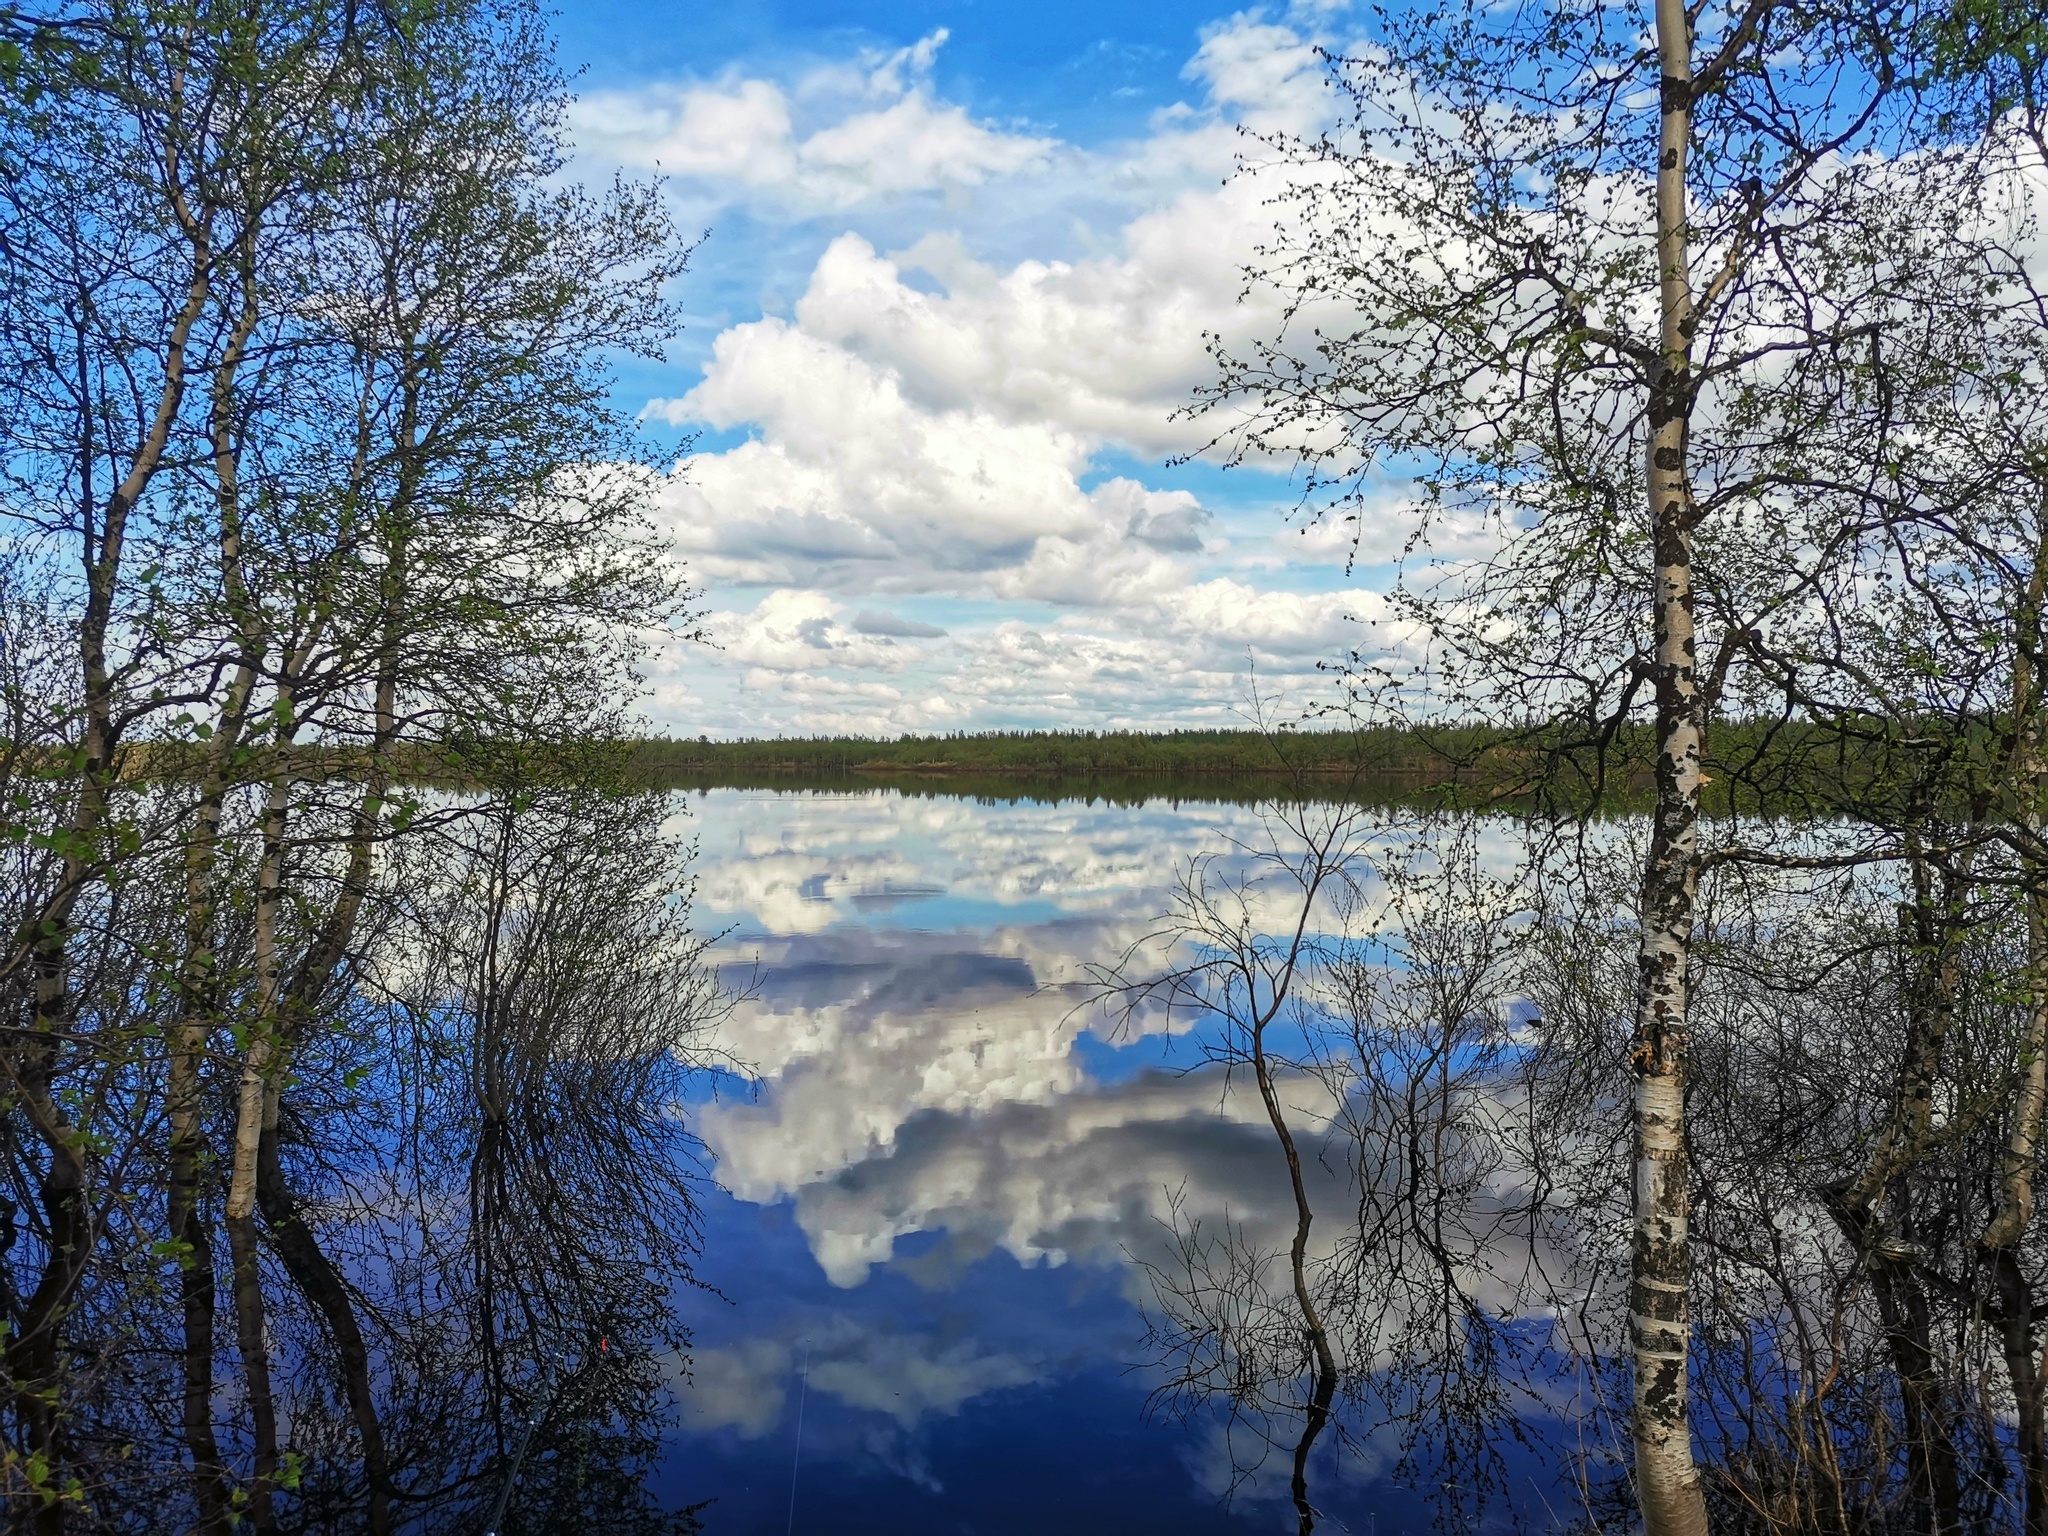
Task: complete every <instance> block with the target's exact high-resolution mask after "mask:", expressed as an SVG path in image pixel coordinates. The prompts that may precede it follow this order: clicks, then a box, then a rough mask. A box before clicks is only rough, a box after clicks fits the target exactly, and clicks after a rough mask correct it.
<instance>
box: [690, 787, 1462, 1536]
mask: <svg viewBox="0 0 2048 1536" xmlns="http://www.w3.org/2000/svg"><path fill="white" fill-rule="evenodd" d="M692 811H693V813H694V814H693V821H694V825H695V829H696V832H697V835H698V837H699V839H700V844H701V854H700V863H699V887H698V903H699V907H698V913H699V919H700V921H702V922H704V923H706V924H709V925H713V926H717V927H722V928H724V929H726V934H725V937H724V938H723V940H722V941H721V943H720V945H719V948H718V951H717V953H718V954H719V956H720V958H721V960H722V962H723V964H724V967H725V970H726V974H727V975H728V976H729V977H740V976H745V977H747V978H748V979H749V980H750V981H751V983H752V986H753V995H752V997H751V999H750V1000H749V1001H748V1002H747V1003H746V1004H745V1005H744V1006H743V1007H742V1008H741V1009H740V1010H739V1011H738V1013H737V1014H736V1015H735V1016H734V1017H733V1018H732V1019H731V1020H730V1022H729V1024H728V1026H727V1027H726V1029H725V1030H724V1032H723V1035H722V1038H721V1041H720V1046H721V1049H722V1051H723V1053H724V1058H725V1061H726V1064H727V1067H728V1073H727V1075H726V1076H725V1077H724V1078H723V1079H722V1080H721V1081H720V1082H719V1083H718V1084H717V1085H716V1086H715V1087H712V1088H707V1089H706V1090H705V1092H704V1095H703V1101H702V1102H701V1103H700V1104H699V1105H698V1106H697V1107H696V1115H697V1126H698V1129H699V1131H700V1134H701V1135H702V1137H703V1139H704V1141H705V1143H706V1145H707V1146H708V1148H709V1149H710V1151H711V1154H712V1156H713V1158H714V1159H715V1177H716V1182H717V1185H718V1193H717V1194H716V1195H715V1196H714V1198H713V1200H712V1202H711V1204H710V1208H709V1210H708V1214H707V1228H706V1249H705V1268H704V1271H703V1274H704V1278H705V1279H706V1281H707V1282H708V1283H709V1284H710V1285H712V1286H713V1287H715V1288H716V1289H717V1290H718V1292H720V1293H721V1295H722V1298H723V1299H722V1300H712V1299H708V1298H707V1299H706V1300H705V1301H704V1302H703V1303H701V1304H699V1305H697V1306H695V1307H693V1308H692V1309H691V1311H690V1314H689V1322H690V1324H691V1327H692V1329H693V1331H694V1333H695V1336H696V1338H697V1341H698V1347H697V1349H696V1351H695V1354H694V1358H693V1362H692V1366H691V1374H690V1379H689V1381H688V1383H687V1385H686V1386H685V1387H684V1388H683V1392H682V1401H683V1405H684V1410H685V1415H686V1418H687V1423H688V1432H687V1433H686V1434H685V1435H684V1436H683V1437H682V1438H681V1439H679V1441H678V1442H677V1443H676V1445H675V1446H674V1448H673V1450H672V1452H671V1455H670V1458H669V1463H668V1469H667V1475H668V1478H669V1480H670V1481H671V1483H672V1484H673V1488H674V1491H675V1492H676V1493H677V1494H678V1495H686V1496H688V1497H691V1498H693V1499H695V1498H705V1497H713V1498H715V1499H716V1501H717V1502H716V1503H714V1504H713V1505H712V1506H711V1507H710V1508H709V1509H707V1510H706V1511H705V1512H704V1518H705V1519H706V1521H707V1524H708V1525H709V1527H710V1528H711V1529H713V1530H734V1531H744V1530H753V1529H769V1528H771V1527H772V1528H774V1529H783V1528H784V1524H785V1522H786V1519H787V1516H788V1499H789V1495H790V1489H791V1470H792V1465H793V1464H794V1463H795V1461H796V1413H797V1405H798V1401H799V1396H800V1395H801V1397H802V1401H803V1404H804V1409H803V1411H804V1414H805V1424H804V1428H803V1431H802V1436H803V1438H802V1464H801V1465H800V1466H797V1467H796V1476H795V1489H796V1503H795V1510H796V1523H797V1524H798V1525H799V1526H803V1525H805V1524H806V1521H807V1518H808V1520H809V1528H811V1529H854V1528H862V1527H861V1526H859V1525H858V1524H849V1523H848V1521H849V1518H850V1517H849V1516H848V1515H847V1513H846V1506H847V1503H848V1502H849V1501H852V1502H855V1503H857V1504H858V1505H859V1506H860V1508H861V1510H862V1511H863V1513H862V1514H861V1515H860V1516H859V1517H858V1518H859V1519H862V1520H867V1519H871V1520H872V1523H873V1524H874V1525H875V1527H876V1528H881V1527H883V1526H887V1527H888V1528H890V1529H896V1530H941V1529H944V1530H953V1529H973V1530H977V1531H990V1530H1042V1529H1044V1528H1045V1527H1046V1523H1047V1522H1048V1521H1050V1520H1052V1519H1054V1518H1058V1519H1059V1520H1061V1521H1062V1522H1063V1523H1066V1524H1069V1525H1076V1526H1077V1528H1079V1529H1087V1530H1095V1529H1100V1530H1110V1529H1116V1530H1167V1529H1172V1530H1201V1529H1217V1530H1225V1529H1269V1528H1274V1527H1275V1526H1276V1524H1278V1523H1285V1524H1292V1519H1291V1515H1290V1514H1289V1512H1288V1507H1287V1496H1288V1480H1289V1472H1290V1468H1289V1465H1288V1457H1287V1456H1286V1455H1281V1456H1279V1457H1278V1458H1277V1459H1272V1460H1270V1462H1269V1460H1268V1459H1267V1458H1265V1457H1263V1456H1262V1455H1261V1454H1259V1453H1258V1452H1259V1448H1258V1447H1250V1448H1249V1453H1248V1447H1247V1444H1246V1443H1245V1438H1246V1437H1245V1430H1244V1426H1243V1425H1242V1424H1238V1425H1236V1426H1235V1429H1233V1424H1232V1420H1231V1419H1230V1417H1229V1416H1228V1415H1212V1416H1203V1415H1197V1416H1196V1417H1195V1419H1194V1420H1193V1421H1192V1422H1191V1423H1190V1424H1188V1425H1186V1426H1182V1425H1180V1424H1178V1423H1176V1422H1171V1421H1167V1420H1163V1419H1161V1418H1160V1417H1158V1416H1157V1415H1154V1416H1151V1417H1149V1418H1148V1417H1147V1416H1146V1414H1145V1413H1144V1411H1143V1410H1144V1407H1145V1404H1146V1400H1147V1396H1148V1394H1149V1393H1150V1392H1151V1391H1152V1390H1153V1389H1154V1388H1155V1387H1158V1386H1160V1385H1162V1384H1163V1383H1164V1381H1165V1379H1166V1378H1165V1376H1164V1374H1163V1373H1162V1372H1161V1371H1158V1370H1151V1371H1148V1370H1144V1369H1135V1370H1134V1369H1133V1368H1132V1365H1133V1362H1136V1361H1139V1360H1141V1359H1142V1358H1143V1355H1144V1350H1145V1339H1146V1336H1147V1326H1148V1325H1147V1319H1146V1316H1145V1309H1146V1308H1147V1307H1148V1306H1150V1305H1151V1303H1152V1300H1153V1291H1152V1283H1151V1280H1150V1279H1149V1278H1148V1274H1147V1268H1146V1266H1148V1265H1149V1266H1153V1267H1154V1268H1155V1269H1156V1267H1157V1266H1158V1265H1160V1264H1163V1263H1166V1262H1168V1261H1169V1260H1170V1258H1171V1256H1172V1253H1173V1251H1174V1243H1175V1237H1176V1233H1179V1232H1184V1231H1185V1230H1186V1229H1187V1226H1188V1224H1189V1223H1190V1222H1204V1221H1206V1222H1210V1223H1227V1224H1229V1226H1230V1227H1231V1228H1232V1230H1234V1231H1236V1232H1238V1233H1239V1234H1241V1237H1242V1240H1243V1241H1244V1242H1246V1243H1247V1244H1249V1245H1251V1246H1253V1247H1257V1248H1284V1247H1285V1245H1286V1243H1287V1241H1288V1239H1289V1238H1290V1237H1291V1235H1292V1232H1293V1227H1294V1206H1293V1201H1292V1197H1291V1195H1290V1193H1289V1186H1288V1177H1287V1171H1286V1167H1285V1164H1284V1163H1283V1162H1282V1160H1281V1158H1280V1156H1279V1152H1278V1149H1277V1147H1276V1144H1275V1141H1274V1137H1273V1130H1272V1127H1271V1125H1270V1124H1269V1123H1268V1121H1267V1117H1266V1112H1265V1110H1264V1108H1263V1107H1262V1105H1261V1103H1260V1101H1259V1099H1258V1096H1257V1094H1256V1091H1255V1090H1253V1089H1252V1088H1251V1085H1250V1084H1249V1083H1247V1082H1245V1081H1242V1080H1238V1081H1235V1082H1233V1081H1231V1080H1229V1079H1228V1077H1227V1074H1226V1071H1225V1068H1224V1067H1223V1066H1222V1065H1221V1064H1216V1063H1209V1062H1205V1059H1204V1055H1203V1052H1202V1050H1201V1048H1200V1047H1199V1045H1198V1044H1197V1043H1196V1042H1194V1041H1191V1040H1190V1039H1189V1038H1188V1031H1189V1030H1191V1029H1193V1028H1195V1027H1196V1026H1195V1021H1193V1020H1192V1019H1190V1018H1187V1017H1181V1016H1169V1015H1167V1014H1164V1013H1161V1012H1157V1011H1153V1012H1147V1011H1144V1010H1139V1011H1136V1012H1134V1013H1132V1014H1130V1015H1129V1016H1128V1017H1125V1018H1123V1019H1121V1020H1116V1021H1113V1020H1112V1019H1111V1017H1110V1016H1108V1015H1105V1014H1104V1013H1103V1012H1102V1011H1101V1010H1099V1009H1091V1008H1090V1007H1088V1006H1087V1004H1088V1002H1089V999H1090V997H1091V996H1092V995H1093V991H1092V989H1091V986H1090V980H1089V978H1090V973H1091V968H1094V967H1098V966H1100V965H1101V964H1103V963H1105V962H1109V961H1113V960H1114V959H1115V958H1116V957H1117V956H1119V955H1121V954H1123V953H1124V952H1125V951H1126V950H1128V949H1129V948H1130V947H1131V946H1132V945H1133V944H1134V943H1135V942H1137V941H1138V940H1140V939H1141V938H1142V937H1143V936H1145V935H1146V934H1147V933H1149V932H1151V931H1153V929H1154V927H1155V925H1156V923H1157V919H1158V917H1159V914H1160V913H1161V912H1162V911H1163V910H1164V909H1165V908H1166V906H1167V900H1168V895H1169V891H1170V887H1171V885H1172V882H1173V881H1174V879H1175V877H1176V874H1177V872H1178V871H1179V870H1180V869H1181V868H1183V867H1184V866H1185V865H1186V864H1187V862H1188V861H1189V860H1190V859H1191V858H1194V857H1195V856H1197V855H1208V856H1210V857H1211V858H1212V859H1213V860H1214V864H1213V866H1212V867H1214V868H1216V869H1217V870H1218V872H1219V873H1223V874H1228V873H1229V872H1230V871H1231V870H1233V869H1234V868H1236V867H1237V866H1238V865H1240V864H1241V863H1242V862H1243V861H1244V860H1245V858H1246V857H1247V856H1246V854H1245V852H1244V847H1245V845H1248V844H1250V843H1253V842H1255V841H1256V840H1257V839H1258V837H1259V835H1260V833H1261V830H1262V829H1261V826H1260V823H1259V820H1258V816H1257V812H1256V811H1255V810H1254V809H1253V808H1250V807H1244V806H1231V805H1216V804H1183V805H1177V806H1169V805H1163V804H1156V805H1148V806H1144V807H1115V806H1107V805H1088V804H1085V803H1075V802H1069V803H1065V804H1031V803H1012V804H989V803H977V802H973V801H967V800H939V799H922V800H919V799H905V798H899V797H896V796H892V795H886V794H872V795H848V796H843V797H828V796H787V797H785V796H777V795H774V794H770V793H763V792H748V791H714V792H711V793H709V794H706V795H703V796H701V797H695V798H694V799H693V803H692ZM1363 894H1364V896H1365V899H1367V900H1370V899H1372V898H1371V892H1369V891H1367V892H1365V893H1363ZM1283 1087H1284V1092H1283V1095H1282V1097H1283V1098H1284V1099H1285V1100H1286V1101H1287V1104H1288V1106H1289V1110H1288V1112H1289V1114H1290V1116H1291V1117H1292V1118H1295V1119H1298V1120H1299V1122H1300V1125H1301V1128H1302V1131H1303V1134H1304V1136H1312V1135H1320V1134H1322V1131H1323V1129H1324V1128H1326V1127H1327V1125H1328V1114H1329V1109H1330V1105H1329V1103H1328V1101H1327V1098H1326V1097H1325V1096H1323V1095H1322V1093H1321V1091H1320V1089H1319V1086H1318V1085H1317V1084H1316V1083H1315V1082H1314V1081H1313V1080H1311V1079H1309V1078H1305V1077H1301V1076H1299V1075H1297V1076H1296V1077H1295V1078H1293V1079H1292V1080H1291V1081H1290V1082H1288V1083H1287V1084H1285V1085H1283ZM1305 1176H1306V1178H1307V1179H1308V1181H1309V1182H1310V1183H1311V1184H1312V1185H1314V1186H1316V1192H1317V1194H1318V1195H1319V1196H1320V1197H1321V1198H1324V1199H1327V1200H1330V1201H1331V1202H1332V1208H1333V1209H1334V1208H1338V1207H1339V1206H1340V1205H1341V1203H1342V1200H1343V1191H1342V1188H1341V1184H1342V1176H1341V1173H1340V1172H1337V1171H1333V1170H1332V1168H1331V1167H1329V1166H1325V1165H1324V1164H1322V1163H1319V1162H1315V1161H1313V1160H1312V1161H1311V1162H1310V1163H1309V1165H1308V1166H1307V1168H1306V1175H1305ZM1319 1240H1320V1241H1321V1242H1322V1243H1323V1244H1324V1245H1325V1249H1327V1245H1328V1243H1329V1242H1330V1240H1331V1239H1330V1235H1329V1234H1327V1233H1325V1234H1320V1235H1319ZM806 1372H807V1381H806V1377H805V1373H806ZM1233 1434H1235V1436H1236V1438H1235V1440H1233V1438H1232V1436H1233ZM1361 1451H1362V1452H1363V1454H1359V1453H1360V1452H1361ZM1390 1454H1391V1447H1387V1448H1383V1453H1376V1451H1375V1448H1374V1447H1372V1446H1370V1445H1367V1446H1364V1447H1358V1446H1354V1447H1352V1448H1351V1452H1350V1453H1349V1454H1346V1455H1344V1456H1342V1457H1341V1458H1340V1457H1338V1456H1337V1455H1335V1454H1333V1453H1325V1454H1322V1455H1321V1456H1320V1457H1319V1462H1318V1474H1319V1483H1320V1485H1321V1487H1322V1505H1323V1508H1324V1513H1325V1518H1326V1519H1327V1520H1328V1521H1330V1522H1331V1525H1330V1528H1333V1529H1345V1528H1355V1529H1366V1528H1370V1527H1373V1526H1377V1527H1382V1528H1385V1529H1387V1530H1389V1531H1393V1530H1398V1529H1402V1528H1404V1526H1405V1525H1407V1524H1409V1523H1411V1522H1412V1523H1414V1524H1415V1526H1416V1528H1418V1529H1419V1528H1421V1527H1422V1526H1423V1525H1425V1524H1426V1523H1427V1521H1428V1515H1427V1514H1426V1513H1425V1512H1424V1511H1423V1510H1421V1509H1420V1508H1419V1507H1418V1506H1416V1505H1415V1504H1413V1503H1412V1502H1410V1501H1409V1500H1408V1499H1406V1498H1405V1497H1403V1496H1401V1495H1399V1494H1398V1493H1396V1492H1395V1490H1393V1489H1392V1487H1391V1486H1390V1485H1388V1484H1386V1483H1385V1482H1383V1481H1381V1480H1378V1479H1377V1478H1376V1473H1378V1472H1379V1471H1383V1470H1385V1467H1384V1463H1385V1461H1386V1460H1388V1459H1389V1455H1390ZM807 1477H808V1478H809V1479H810V1481H809V1482H808V1484H807V1482H806V1478H807ZM807 1487H808V1488H809V1489H810V1490H812V1491H811V1492H809V1493H808V1494H807V1492H806V1489H807ZM1226 1493H1232V1494H1233V1495H1234V1496H1233V1497H1231V1498H1230V1499H1229V1500H1228V1501H1226V1500H1225V1499H1224V1497H1223V1496H1224V1495H1225V1494H1226ZM807 1499H808V1500H809V1501H810V1502H808V1503H807V1502H806V1501H807ZM828 1510H829V1511H830V1513H829V1516H828V1513H827V1511H828ZM1283 1517H1286V1518H1285V1519H1284V1520H1283Z"/></svg>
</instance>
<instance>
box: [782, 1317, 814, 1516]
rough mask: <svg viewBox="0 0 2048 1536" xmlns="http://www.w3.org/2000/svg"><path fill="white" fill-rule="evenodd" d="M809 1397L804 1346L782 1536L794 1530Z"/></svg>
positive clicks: (808, 1353) (807, 1355)
mask: <svg viewBox="0 0 2048 1536" xmlns="http://www.w3.org/2000/svg"><path fill="white" fill-rule="evenodd" d="M810 1395H811V1346H810V1345H808V1344H806V1345H804V1370H803V1386H802V1387H801V1388H800V1389H799V1390H798V1392H797V1395H796V1454H795V1455H794V1456H792V1457H790V1459H789V1525H788V1527H787V1529H785V1531H784V1532H783V1536H789V1532H790V1531H794V1530H795V1529H796V1469H797V1466H798V1465H799V1464H800V1463H801V1462H802V1461H803V1459H804V1401H805V1399H807V1398H808V1397H809V1396H810Z"/></svg>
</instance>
